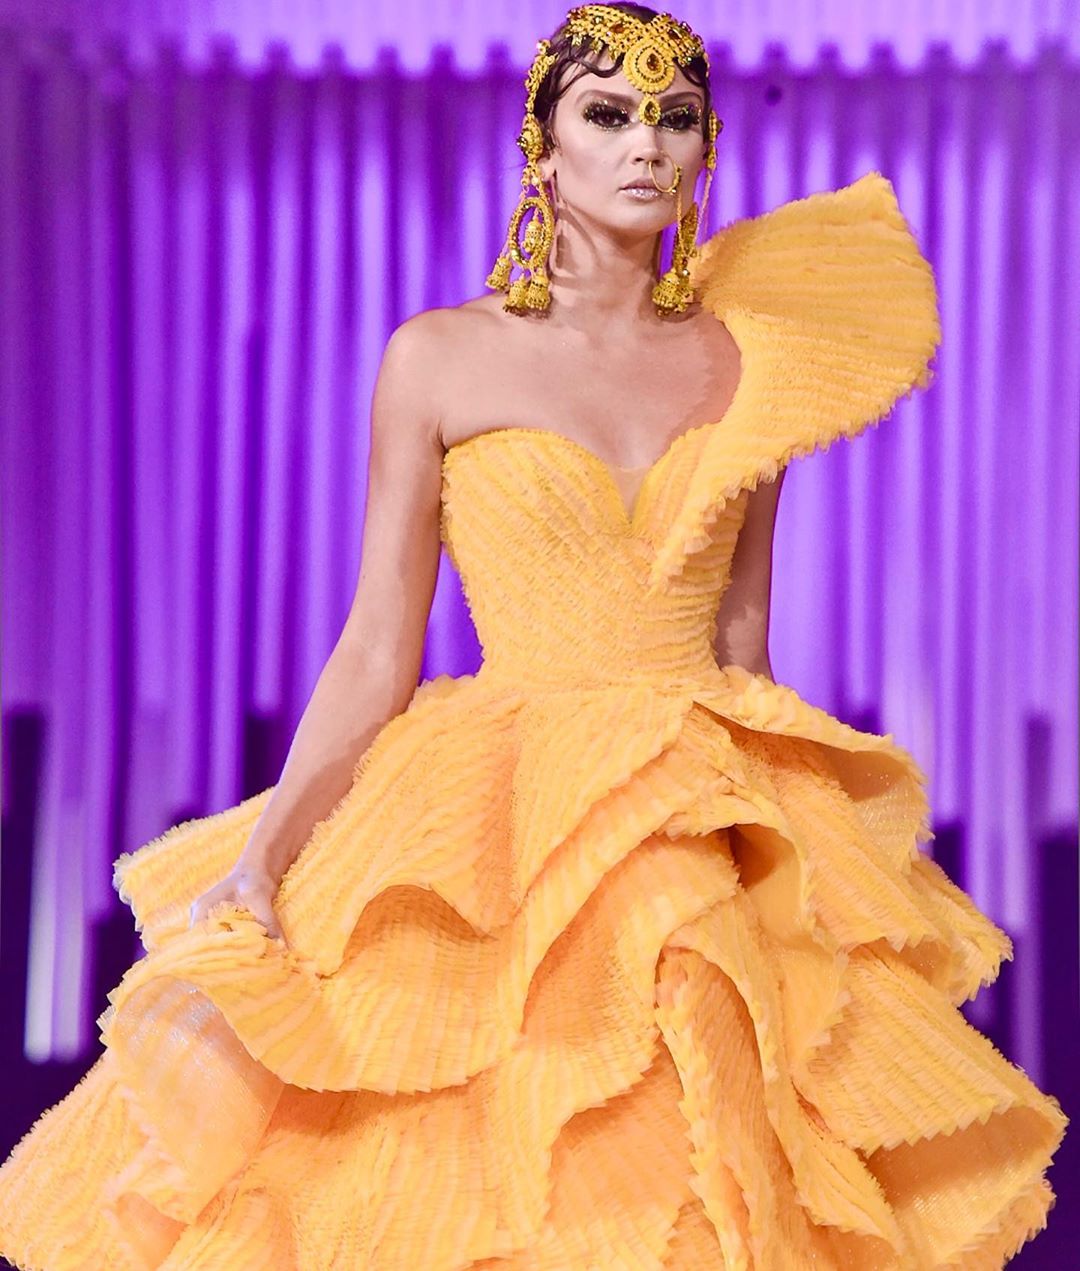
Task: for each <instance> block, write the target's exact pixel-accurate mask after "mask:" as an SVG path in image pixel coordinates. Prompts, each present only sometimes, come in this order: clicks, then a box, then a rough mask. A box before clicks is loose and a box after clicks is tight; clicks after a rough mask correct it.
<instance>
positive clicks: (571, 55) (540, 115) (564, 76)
mask: <svg viewBox="0 0 1080 1271" xmlns="http://www.w3.org/2000/svg"><path fill="white" fill-rule="evenodd" d="M609 7H610V8H612V9H621V10H622V11H623V12H624V13H627V14H629V15H630V17H632V18H640V19H641V21H642V22H648V21H649V20H650V19H652V18H655V17H656V16H657V12H658V11H657V10H656V9H650V8H649V7H648V5H644V4H618V3H616V4H612V5H610V6H609ZM570 35H571V33H570V30H569V29H568V27H567V24H566V23H565V22H563V23H562V24H561V25H560V26H559V27H558V28H557V29H556V31H555V34H554V35H552V36H551V49H550V50H549V51H550V52H551V53H553V54H554V55H555V58H556V60H555V61H554V62H553V63H552V65H551V67H550V68H549V70H548V73H547V74H546V75H545V76H544V78H543V80H541V82H540V87H539V88H538V89H537V91H536V99H535V101H534V103H533V114H534V115H535V116H536V118H537V119H538V120H539V122H540V130H541V133H542V134H543V138H544V153H545V154H549V153H550V152H551V151H552V150H553V149H554V147H555V137H554V134H553V133H552V131H551V115H552V112H553V111H554V109H555V105H556V103H557V102H558V101H559V100H560V98H562V97H563V96H565V94H566V91H567V89H568V88H570V87H571V85H573V84H576V83H577V81H578V80H579V79H581V77H582V76H583V75H587V74H590V73H591V74H593V75H599V76H601V77H602V78H604V79H610V78H611V77H612V76H613V75H616V74H618V72H619V71H620V70H621V69H622V64H623V55H622V54H621V53H620V54H618V55H616V54H614V53H613V52H612V51H611V50H610V49H608V48H606V46H605V48H604V50H603V52H598V51H596V50H594V49H592V48H590V47H589V46H588V45H587V44H581V45H579V46H578V48H574V47H572V46H571V44H570ZM603 53H607V55H608V56H610V57H613V58H614V59H615V64H614V66H611V67H607V68H601V67H600V66H599V64H598V63H599V59H600V58H601V57H602V56H603ZM575 64H576V65H577V66H580V67H581V68H582V69H581V70H580V71H579V72H578V73H577V74H576V75H568V73H567V72H568V71H569V68H570V67H571V66H573V65H575ZM679 69H680V70H681V71H682V72H683V74H684V75H685V76H686V78H687V79H688V80H689V81H690V82H691V83H692V84H694V85H696V87H698V88H700V89H701V90H702V91H703V94H704V98H705V100H704V103H703V108H702V112H701V135H702V139H703V140H704V138H705V135H706V132H705V130H706V128H707V127H708V121H709V111H710V109H711V108H712V91H711V88H710V85H709V66H708V63H707V62H706V61H705V59H704V58H703V57H701V56H698V57H694V58H691V59H690V61H689V62H687V63H686V65H685V66H680V67H679Z"/></svg>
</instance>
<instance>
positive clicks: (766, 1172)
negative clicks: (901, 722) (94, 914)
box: [0, 172, 1068, 1271]
mask: <svg viewBox="0 0 1080 1271" xmlns="http://www.w3.org/2000/svg"><path fill="white" fill-rule="evenodd" d="M695 271H696V273H695V277H694V282H695V286H696V288H697V290H698V294H699V295H701V297H702V299H703V302H704V303H705V305H706V306H707V308H708V309H709V311H710V312H712V313H714V314H715V315H716V317H717V318H718V319H720V320H721V321H723V322H724V323H725V325H726V326H727V327H728V329H729V330H730V331H731V333H732V335H733V336H734V338H735V339H736V341H737V343H738V345H739V348H740V351H741V354H742V379H741V382H740V385H739V388H738V391H737V393H736V396H735V399H734V401H733V402H732V405H731V407H730V409H729V410H728V412H727V413H726V414H725V416H724V418H723V419H720V420H717V421H715V422H711V423H708V424H705V425H702V426H700V427H697V428H694V429H692V430H691V431H690V432H687V433H684V434H683V435H682V436H680V437H679V438H678V439H677V440H676V441H675V442H674V443H673V444H672V445H671V446H670V447H669V448H668V450H667V451H666V452H665V453H664V454H663V455H662V456H661V457H660V459H658V460H657V462H656V463H655V464H654V465H652V466H651V467H650V468H648V469H647V470H645V471H644V474H643V475H642V474H641V473H640V472H639V473H637V474H636V475H635V479H634V480H633V481H632V482H630V481H627V480H626V479H625V475H626V474H624V479H623V480H619V479H618V478H617V476H616V472H617V470H615V469H613V468H611V467H609V466H607V465H606V464H605V463H603V462H602V461H601V460H600V458H599V457H598V456H596V455H595V454H593V453H592V452H591V451H589V450H587V449H584V448H583V447H582V446H581V445H580V444H578V443H577V442H574V441H572V440H570V439H568V438H566V437H563V436H561V435H558V434H555V433H552V432H547V431H544V430H541V429H533V428H525V427H520V428H503V429H498V430H496V431H494V432H488V433H484V434H483V435H481V436H478V437H474V438H472V439H470V440H468V441H465V442H462V443H461V444H459V445H456V446H454V447H453V448H452V449H451V450H450V451H449V452H448V454H447V456H446V460H445V465H444V488H443V505H442V506H443V517H442V533H443V539H444V542H445V544H446V547H447V550H448V551H449V553H450V555H451V558H452V559H453V561H454V563H455V564H456V566H457V568H458V570H459V572H460V575H461V578H462V582H463V585H464V587H465V590H466V594H467V597H468V600H469V604H470V608H471V611H472V615H473V618H474V620H475V623H476V627H477V631H478V634H479V636H480V639H481V642H482V645H483V650H484V662H483V666H482V667H481V669H480V670H479V671H478V672H477V673H476V674H475V675H473V676H460V677H457V678H451V677H447V676H440V677H438V678H436V679H433V680H429V681H425V682H424V683H422V684H421V685H420V686H419V687H418V689H417V691H416V694H415V696H414V698H413V700H412V701H411V703H410V704H409V706H408V708H407V709H406V710H405V711H404V712H403V713H401V714H400V715H398V716H397V717H395V718H394V719H393V720H391V721H390V722H389V723H388V724H387V725H386V726H385V727H384V728H383V729H382V730H381V731H380V732H379V734H378V735H377V737H376V738H375V740H374V741H373V743H372V744H371V746H370V747H369V748H368V750H367V751H366V753H365V754H364V756H363V758H362V759H361V761H360V763H359V764H358V765H357V768H356V771H355V774H354V781H353V783H352V785H351V787H350V789H349V791H348V792H347V794H346V795H345V796H344V797H343V798H342V799H341V801H340V802H339V803H338V804H337V806H336V807H335V808H334V809H333V810H332V811H331V813H330V814H329V815H328V816H327V817H326V819H325V820H323V821H321V822H319V823H318V824H317V825H316V826H315V827H314V828H313V831H312V833H311V836H310V838H309V840H308V842H307V843H306V844H305V846H304V848H303V850H302V852H301V853H300V855H299V857H298V858H297V860H296V862H295V863H294V865H293V866H292V868H291V869H290V870H289V872H288V874H287V875H286V877H285V879H284V881H283V884H282V887H281V890H280V893H279V896H278V900H277V912H278V914H279V917H280V921H281V924H282V927H283V929H284V931H285V934H286V937H287V946H286V945H285V944H282V942H280V941H276V940H272V939H270V938H268V937H267V935H266V933H265V931H264V929H263V928H262V926H261V925H260V924H259V923H257V922H256V921H255V920H254V919H253V918H252V916H251V915H250V914H248V913H246V912H244V911H242V910H239V909H233V908H227V907H222V908H219V909H218V910H216V911H215V913H214V914H213V915H212V916H211V917H210V918H208V919H207V920H206V921H204V922H202V923H200V924H198V925H197V926H196V927H194V928H192V929H188V927H187V913H188V907H189V905H190V903H191V901H192V899H193V898H194V897H195V896H197V895H198V894H200V893H201V892H202V891H203V890H204V889H205V888H206V887H208V886H209V885H210V884H211V883H213V882H214V881H216V880H217V879H218V878H220V877H221V876H222V875H223V874H224V873H226V872H227V871H228V869H229V868H230V867H231V865H232V864H233V862H234V861H235V860H236V858H237V856H238V855H239V853H240V851H241V849H242V848H243V846H244V843H245V841H246V839H247V836H248V835H249V833H250V832H251V830H252V828H253V826H254V824H255V822H256V820H257V818H258V817H259V814H260V813H261V811H262V809H263V808H264V806H265V805H266V802H267V800H268V799H269V797H270V795H271V794H272V788H271V789H269V790H265V791H263V792H262V793H261V794H258V795H255V796H254V797H252V798H250V799H247V800H245V801H244V802H242V803H240V804H238V805H237V806H235V807H231V808H227V809H225V810H224V811H222V812H219V813H217V814H216V815H213V816H207V817H203V818H199V819H196V820H192V821H188V822H186V823H184V824H182V825H179V826H176V827H174V828H173V829H171V830H169V831H168V833H166V834H164V835H163V836H161V837H160V838H158V839H156V840H154V841H153V842H151V843H149V844H147V845H146V846H144V847H142V848H141V849H140V850H138V851H136V852H134V853H133V854H131V855H130V856H127V857H124V858H122V859H121V860H120V861H119V862H118V865H117V871H116V874H117V884H118V887H119V890H120V893H121V895H122V896H123V898H124V899H125V901H127V903H128V904H130V906H131V908H132V910H133V912H134V914H135V918H136V921H137V923H138V926H139V929H140V931H141V933H142V937H143V941H144V943H145V946H146V949H147V954H146V956H145V957H143V958H141V959H140V960H139V961H138V962H137V963H136V964H135V965H134V966H133V967H132V968H131V969H130V971H129V972H128V973H127V974H126V975H125V977H124V978H123V980H122V981H121V983H120V984H119V985H118V986H117V987H116V989H115V990H114V991H113V992H112V994H110V1003H109V1007H108V1009H107V1010H106V1012H105V1013H104V1015H103V1016H102V1018H101V1031H102V1039H103V1041H104V1043H105V1049H104V1052H103V1054H102V1056H101V1058H100V1059H99V1060H98V1061H97V1063H96V1064H95V1065H94V1067H93V1068H92V1069H91V1070H90V1072H89V1073H88V1075H87V1076H86V1078H85V1079H84V1080H83V1081H82V1082H81V1083H80V1084H79V1085H78V1086H77V1087H76V1088H75V1090H74V1091H73V1092H72V1093H71V1094H70V1095H69V1096H68V1097H67V1098H66V1099H64V1100H63V1102H61V1103H60V1104H58V1105H57V1106H56V1107H55V1108H53V1109H51V1110H50V1111H48V1112H47V1113H46V1114H45V1115H44V1116H43V1117H42V1118H41V1119H40V1120H39V1122H38V1123H37V1124H36V1126H35V1127H34V1128H33V1130H32V1131H31V1132H30V1134H29V1135H27V1137H26V1138H25V1139H24V1140H23V1141H22V1143H21V1144H20V1145H19V1146H18V1148H17V1149H16V1150H15V1152H14V1153H13V1155H12V1156H11V1157H10V1158H9V1160H8V1162H7V1163H6V1164H5V1165H4V1167H3V1169H2V1170H0V1249H2V1252H3V1253H5V1254H6V1255H7V1256H8V1257H9V1258H10V1259H12V1260H13V1261H14V1262H15V1263H16V1264H17V1265H18V1266H20V1267H22V1268H27V1269H30V1268H34V1269H38V1268H40V1269H43V1271H74V1269H76V1268H77V1269H79V1271H82V1269H84V1268H85V1269H90V1268H94V1269H97V1268H117V1269H123V1271H129V1269H135V1271H143V1269H147V1268H162V1269H164V1268H169V1269H170V1271H178V1269H180V1268H184V1269H190V1271H194V1269H196V1268H198V1269H203V1268H230V1269H235V1271H242V1269H246V1268H251V1271H266V1269H267V1268H274V1271H326V1269H327V1268H342V1269H351V1268H371V1269H372V1271H417V1269H418V1268H423V1269H424V1271H459V1269H465V1268H472V1269H474V1271H479V1269H483V1271H501V1269H502V1268H506V1269H507V1271H512V1269H515V1268H519V1269H521V1271H525V1269H526V1268H527V1269H529V1271H534V1269H540V1268H544V1269H550V1271H574V1269H580V1271H586V1269H590V1271H591V1269H594V1268H605V1269H606V1268H613V1269H618V1271H661V1269H668V1271H673V1269H676V1268H678V1269H679V1271H703V1269H705V1268H717V1269H718V1271H719V1269H721V1268H723V1269H726V1271H801V1269H802V1268H821V1269H824V1268H853V1269H857V1271H918V1269H923V1268H925V1269H930V1268H938V1267H956V1268H965V1269H970V1271H976V1269H978V1271H988V1269H990V1268H999V1267H1001V1266H1002V1265H1003V1264H1004V1263H1005V1262H1006V1261H1007V1260H1008V1259H1009V1258H1010V1257H1011V1256H1012V1255H1013V1254H1014V1253H1015V1252H1016V1251H1017V1249H1019V1248H1020V1246H1021V1245H1023V1244H1024V1243H1025V1242H1026V1241H1027V1240H1029V1239H1031V1238H1032V1237H1033V1236H1034V1235H1035V1234H1036V1233H1038V1232H1039V1231H1040V1230H1042V1229H1043V1227H1045V1225H1046V1222H1047V1215H1048V1212H1049V1210H1050V1208H1051V1206H1052V1204H1053V1202H1054V1199H1055V1195H1054V1192H1053V1191H1052V1189H1051V1186H1050V1184H1049V1182H1048V1180H1047V1178H1046V1171H1047V1167H1048V1165H1049V1163H1050V1161H1051V1157H1052V1155H1053V1153H1054V1152H1055V1150H1056V1148H1057V1146H1058V1145H1059V1143H1060V1141H1061V1139H1062V1136H1063V1134H1064V1132H1065V1128H1066V1126H1067V1124H1068V1122H1067V1118H1066V1117H1065V1116H1064V1114H1063V1112H1062V1109H1061V1107H1060V1104H1059V1103H1058V1101H1057V1100H1056V1099H1055V1098H1054V1097H1053V1096H1052V1095H1049V1094H1045V1093H1043V1092H1042V1091H1040V1090H1039V1089H1038V1088H1036V1086H1035V1085H1034V1084H1033V1083H1032V1082H1031V1080H1030V1079H1029V1078H1028V1077H1027V1075H1026V1074H1025V1073H1024V1071H1023V1070H1022V1069H1021V1068H1020V1067H1018V1066H1015V1065H1013V1064H1012V1063H1010V1062H1009V1061H1008V1060H1007V1059H1006V1058H1005V1057H1004V1056H1003V1055H1002V1054H1001V1053H1000V1052H999V1051H998V1050H996V1049H995V1047H994V1046H993V1045H992V1043H991V1042H990V1041H989V1039H988V1038H987V1037H985V1036H984V1035H983V1034H981V1033H980V1032H978V1031H977V1030H976V1029H975V1028H973V1027H972V1026H971V1025H970V1024H969V1023H968V1022H967V1020H966V1019H965V1018H964V1016H963V1014H962V1013H961V1011H960V1010H959V1006H960V1004H961V1003H963V1002H964V1001H965V1000H967V999H969V998H971V997H973V996H974V995H975V993H976V992H977V991H978V989H979V988H980V986H981V985H983V984H988V983H990V982H991V981H992V980H993V979H994V978H995V977H996V975H997V974H998V971H999V969H1000V965H1001V962H1002V960H1003V959H1006V958H1010V957H1011V956H1012V947H1011V944H1010V941H1009V938H1008V936H1007V935H1006V934H1005V933H1004V932H1003V931H1001V930H1000V929H998V928H997V927H996V926H995V925H994V924H993V923H992V922H991V921H990V920H989V919H988V918H987V917H986V916H985V915H983V914H982V913H981V912H980V911H979V910H978V909H977V908H976V907H975V905H974V904H973V903H972V901H971V899H970V898H969V897H968V896H967V895H966V894H965V893H964V892H963V891H962V890H961V889H960V888H958V887H957V886H956V885H955V884H954V883H953V882H952V881H951V880H950V879H949V878H948V877H947V876H946V874H945V873H944V872H943V871H942V869H941V868H940V867H939V866H938V865H937V864H936V863H935V862H934V861H933V859H932V858H931V857H930V855H929V854H928V853H927V852H926V851H925V850H924V848H923V846H922V845H923V844H926V843H928V842H930V841H931V840H932V838H933V835H932V832H931V830H930V822H929V808H928V806H927V798H926V780H925V776H924V774H923V773H922V772H921V771H920V770H919V768H918V766H917V764H916V763H915V761H914V760H913V758H912V757H911V755H910V754H908V753H907V752H906V751H905V750H904V749H903V748H902V747H900V746H899V745H897V744H896V742H895V741H894V739H893V737H892V736H891V735H885V736H879V735H876V734H872V733H867V732H862V731H859V730H856V729H854V728H851V727H849V726H847V725H845V724H843V723H842V722H841V721H839V720H837V719H835V718H834V717H832V716H831V715H829V714H827V713H826V712H824V711H822V710H820V709H819V708H817V707H815V706H813V705H811V704H810V703H808V702H806V701H804V700H803V699H802V698H800V697H799V695H798V694H797V693H796V692H795V691H794V690H793V689H791V688H790V687H788V686H786V685H783V684H775V683H773V682H772V681H771V680H769V679H768V678H767V677H765V676H763V675H758V674H753V673H750V672H748V671H746V670H744V669H743V668H741V667H738V666H735V665H729V666H718V665H717V664H716V659H715V656H714V654H713V652H712V645H713V640H714V637H715V634H716V622H717V611H718V608H719V604H720V600H721V597H722V595H723V592H724V589H725V587H726V586H727V583H728V581H729V578H730V565H731V560H732V554H733V551H734V547H735V542H736V539H737V537H738V534H739V530H740V527H741V524H742V520H743V516H744V513H745V509H746V494H747V492H748V491H749V490H752V489H753V488H754V487H755V486H756V485H757V483H758V482H759V481H761V480H767V479H769V478H771V477H772V476H774V475H775V473H776V472H777V471H778V470H779V469H780V468H781V467H782V466H784V465H785V464H786V463H788V462H789V461H790V460H791V459H792V458H794V457H795V456H798V455H803V454H807V453H809V452H810V451H812V450H814V449H819V448H824V447H826V446H828V445H829V444H831V442H832V441H834V440H835V439H836V438H838V437H842V436H847V437H851V436H854V435H855V434H856V433H858V432H859V431H860V430H861V429H863V428H865V427H866V426H868V425H870V424H873V423H875V422H877V421H878V420H880V419H882V418H884V416H885V415H886V414H887V413H888V412H889V410H890V408H891V407H892V406H893V404H894V403H895V401H896V400H897V399H898V398H899V397H900V396H902V395H904V394H906V393H908V392H909V391H911V390H912V389H913V388H914V387H915V386H925V385H926V384H928V383H929V380H930V374H931V372H930V370H929V367H928V362H929V360H930V358H931V357H932V355H933V353H934V350H935V348H936V347H937V345H938V343H939V340H940V328H939V316H938V308H937V296H936V291H935V284H934V278H933V274H932V271H931V268H930V266H929V263H928V262H927V261H926V260H925V259H924V257H923V256H922V255H921V253H920V251H919V249H918V247H917V245H916V243H915V240H914V238H913V236H912V234H911V232H910V230H909V228H908V226H907V224H906V222H905V220H904V218H903V216H902V214H901V212H900V210H899V208H898V206H897V203H896V199H895V195H894V192H893V189H892V186H891V185H890V183H889V182H888V181H887V180H886V179H885V178H884V177H882V176H881V175H880V174H878V173H876V172H870V173H868V174H867V175H866V176H864V177H863V178H861V179H860V180H858V181H856V182H855V183H854V184H852V185H850V186H846V187H844V188H842V189H840V190H837V191H829V192H825V193H822V194H815V195H811V196H810V197H808V198H804V199H799V200H795V201H793V202H791V203H787V204H784V205H782V206H781V207H779V208H777V209H776V210H774V211H772V212H768V213H765V214H764V215H762V216H758V217H754V218H747V219H744V220H740V221H736V222H734V223H732V224H731V225H729V226H728V227H727V228H726V229H723V230H721V231H720V232H719V233H718V234H716V235H715V236H714V237H713V238H711V239H710V240H709V242H708V244H707V245H706V246H705V248H704V250H703V252H702V254H701V256H700V257H699V258H698V260H697V261H696V262H695ZM629 472H630V470H627V474H628V473H629Z"/></svg>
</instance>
